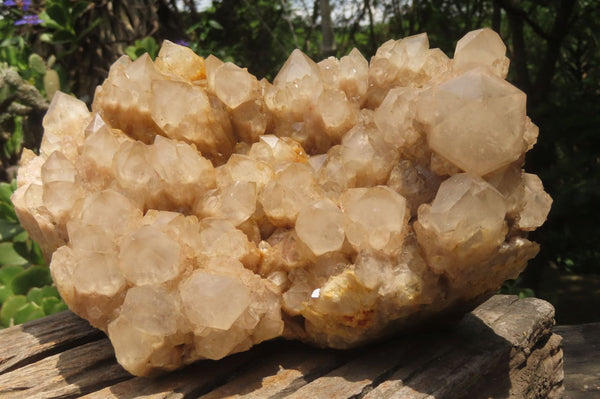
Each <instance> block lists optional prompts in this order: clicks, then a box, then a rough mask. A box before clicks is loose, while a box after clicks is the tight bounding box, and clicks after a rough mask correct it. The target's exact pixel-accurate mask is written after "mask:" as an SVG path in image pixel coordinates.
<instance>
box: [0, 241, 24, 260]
mask: <svg viewBox="0 0 600 399" xmlns="http://www.w3.org/2000/svg"><path fill="white" fill-rule="evenodd" d="M27 263H28V262H27V259H25V258H23V257H22V256H21V255H19V254H18V252H17V251H16V250H15V248H14V246H13V243H12V242H2V243H0V265H26V264H27Z"/></svg>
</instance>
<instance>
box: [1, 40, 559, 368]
mask: <svg viewBox="0 0 600 399" xmlns="http://www.w3.org/2000/svg"><path fill="white" fill-rule="evenodd" d="M505 50H506V48H505V46H504V44H503V43H502V40H501V39H500V37H499V36H498V35H497V34H496V33H494V32H493V31H491V30H489V29H482V30H478V31H473V32H470V33H468V34H467V35H466V36H465V37H463V38H462V39H461V40H460V41H459V42H458V45H457V47H456V51H455V54H454V58H453V59H450V58H448V57H447V56H446V55H445V54H444V53H443V52H442V51H440V50H439V49H430V48H429V43H428V39H427V35H426V34H420V35H416V36H412V37H407V38H404V39H401V40H390V41H388V42H386V43H384V44H383V45H382V46H381V47H380V48H379V49H378V50H377V53H376V54H375V56H373V57H372V58H371V60H370V61H367V60H366V59H365V58H364V57H363V56H362V55H361V54H360V52H359V51H358V50H356V49H355V50H352V51H351V52H350V54H348V55H347V56H344V57H342V58H341V59H336V58H327V59H325V60H323V61H321V62H318V63H316V62H314V61H313V60H311V59H310V58H309V57H307V56H306V55H305V54H303V53H302V52H301V51H299V50H295V51H294V52H292V54H291V55H290V57H289V59H288V60H287V62H286V63H285V65H284V66H283V67H282V69H281V71H280V72H279V74H278V75H277V77H276V78H275V79H274V81H273V83H270V82H268V81H266V80H264V79H263V80H258V79H257V78H256V77H254V76H253V75H252V74H250V73H249V72H248V71H247V70H246V69H244V68H240V67H238V66H236V65H234V64H233V63H230V62H222V61H220V60H219V59H217V58H216V57H214V56H209V57H208V58H206V59H203V58H201V57H200V56H198V55H196V54H194V53H193V52H192V51H191V50H190V49H189V48H186V47H182V46H179V45H176V44H173V43H170V42H168V41H167V42H165V43H164V44H163V46H162V48H161V50H160V53H159V55H158V57H157V59H156V60H155V61H153V60H151V59H150V58H149V57H148V56H147V55H144V56H142V57H140V58H138V59H137V60H135V61H133V62H132V61H131V60H130V59H129V58H128V57H126V56H124V57H122V58H120V59H119V60H118V61H117V62H116V63H115V64H114V65H113V66H112V68H111V70H110V73H109V76H108V78H107V80H106V81H105V82H104V83H103V84H102V85H101V86H99V87H98V88H97V91H96V93H95V97H94V101H93V104H92V110H91V111H90V110H88V108H87V107H86V105H85V104H84V103H83V102H81V101H79V100H77V99H76V98H73V97H71V96H69V95H67V94H62V93H57V94H56V95H55V97H54V99H53V101H52V104H51V106H50V109H49V111H48V113H47V115H46V116H45V118H44V121H43V125H44V129H45V133H44V137H43V141H42V144H41V148H40V154H39V155H36V154H34V153H33V152H32V151H28V150H26V151H24V153H23V156H22V162H21V168H20V170H19V175H18V186H19V188H18V190H17V191H16V192H15V193H14V195H13V198H12V199H13V201H14V204H15V207H16V210H17V213H18V215H19V218H20V220H21V223H22V225H23V226H24V227H25V228H26V229H27V230H28V231H29V233H30V234H31V236H32V237H33V238H34V239H35V240H36V241H37V242H38V243H39V244H40V245H41V247H42V250H43V252H44V255H45V256H46V258H47V259H48V260H49V261H51V263H50V268H51V272H52V276H53V278H54V281H55V284H56V286H57V287H58V289H59V291H60V294H61V295H62V297H63V298H64V300H65V302H66V303H67V304H68V306H69V307H70V308H71V309H72V310H73V311H74V312H75V313H77V314H78V315H80V316H82V317H84V318H86V319H87V320H89V322H90V323H91V324H92V325H94V326H96V327H98V328H100V329H102V330H104V331H105V332H107V334H108V336H109V338H110V340H111V342H112V343H113V345H114V348H115V352H116V356H117V359H118V361H119V362H120V363H121V364H122V365H123V366H124V367H125V368H126V369H127V370H129V371H130V372H131V373H133V374H136V375H152V374H155V373H157V372H161V371H166V370H172V369H175V368H178V367H180V366H182V365H184V364H188V363H191V362H193V361H195V360H197V359H203V358H208V359H219V358H222V357H224V356H226V355H228V354H230V353H235V352H239V351H243V350H246V349H248V348H250V347H251V346H253V345H255V344H257V343H259V342H261V341H264V340H268V339H271V338H274V337H278V336H284V337H286V338H292V339H300V340H303V341H305V342H309V343H313V344H316V345H320V346H327V347H333V348H347V347H352V346H355V345H358V344H361V343H364V342H367V341H369V340H373V339H376V338H378V337H381V336H384V335H389V334H391V333H393V332H395V331H400V330H403V329H407V328H412V327H414V326H415V325H418V324H419V323H422V322H428V321H431V320H435V319H436V318H439V317H442V316H443V315H446V314H450V313H453V312H454V311H465V310H468V309H469V306H471V307H473V306H475V305H476V304H478V303H479V302H481V301H483V300H484V299H485V298H487V297H489V296H490V295H492V294H493V293H494V292H495V291H496V290H497V289H498V288H499V286H500V285H501V284H502V282H503V281H505V280H506V279H511V278H515V277H516V276H517V275H518V274H519V273H520V272H521V271H522V270H523V268H524V267H525V266H526V263H527V261H528V260H529V259H531V258H532V257H534V256H535V255H536V254H537V251H538V245H537V244H535V243H533V242H531V241H529V240H528V239H527V238H526V236H527V232H529V231H532V230H535V229H536V228H537V227H539V226H540V225H541V224H542V223H543V222H544V220H545V218H546V216H547V214H548V211H549V209H550V205H551V202H552V200H551V199H550V197H549V196H548V194H546V193H545V192H544V190H543V187H542V183H541V181H540V179H539V178H538V177H537V176H535V175H532V174H528V173H524V172H523V170H522V166H523V164H524V156H525V153H526V152H527V151H528V150H529V149H530V148H531V147H532V146H533V145H534V143H535V141H536V139H537V134H538V130H537V128H536V126H535V125H534V124H533V123H532V122H531V121H530V120H529V119H528V117H527V116H526V110H525V103H526V98H525V94H524V93H523V92H521V91H520V90H519V89H517V88H516V87H514V86H512V85H511V84H509V83H507V82H506V81H505V78H506V74H507V71H508V63H509V62H508V59H507V58H506V57H505Z"/></svg>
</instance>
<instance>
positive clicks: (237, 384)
mask: <svg viewBox="0 0 600 399" xmlns="http://www.w3.org/2000/svg"><path fill="white" fill-rule="evenodd" d="M553 317H554V310H553V308H552V306H550V305H549V304H548V303H547V302H544V301H542V300H539V299H531V298H529V299H522V300H519V299H518V298H517V297H514V296H500V295H499V296H494V297H492V298H491V299H490V300H488V301H487V302H485V303H484V304H482V305H481V306H479V307H478V308H477V309H476V310H474V311H473V312H472V313H470V314H467V315H466V316H465V317H464V318H463V319H462V321H461V322H459V323H457V324H455V325H450V326H446V327H445V328H442V329H439V330H437V331H436V332H428V333H420V334H412V335H399V336H396V337H392V338H391V339H388V340H385V341H381V342H378V343H375V344H371V345H368V346H365V347H363V348H359V349H355V350H349V351H335V350H323V349H318V348H313V347H310V346H307V345H304V344H301V343H298V342H289V341H284V340H275V341H271V342H266V343H263V344H261V345H258V346H256V347H255V348H253V349H251V350H250V351H248V352H244V353H240V354H237V355H233V356H229V357H227V358H225V359H222V360H220V361H200V362H197V363H195V364H192V365H190V366H188V367H186V368H184V369H182V370H179V371H176V372H173V373H170V374H167V375H164V376H161V377H157V378H153V379H150V378H139V377H133V376H131V375H129V374H128V373H127V372H126V371H124V370H123V369H122V368H121V367H120V366H119V365H118V364H117V363H116V361H115V360H114V353H113V350H112V347H111V345H110V343H109V341H108V340H107V339H106V338H104V336H103V334H102V333H100V332H98V331H97V330H95V329H93V328H91V327H90V326H89V325H88V324H87V323H86V322H85V321H82V320H81V319H79V318H77V317H76V316H74V315H73V314H71V313H70V312H63V313H61V314H58V315H54V316H51V317H48V318H45V319H41V320H38V321H35V322H31V323H27V324H25V325H23V326H17V327H12V328H9V329H6V330H3V331H0V366H1V368H0V397H2V398H9V399H11V398H74V397H84V398H87V399H100V398H118V399H128V398H137V397H144V398H149V399H158V398H169V399H174V398H177V399H187V398H202V399H218V398H244V399H259V398H270V399H277V398H284V397H285V398H292V399H301V398H332V399H334V398H338V399H348V398H355V399H358V398H364V399H382V398H386V399H387V398H408V399H411V398H436V399H443V398H461V397H462V398H478V397H498V398H501V397H506V398H521V397H523V398H525V397H527V398H545V397H550V398H553V397H559V396H558V395H560V393H561V390H562V378H563V374H562V351H561V347H560V344H561V339H560V337H559V336H558V335H556V334H552V326H553V323H554V319H553ZM491 382H492V383H491ZM482 395H486V396H482Z"/></svg>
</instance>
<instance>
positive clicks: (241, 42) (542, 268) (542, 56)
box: [0, 0, 600, 326]
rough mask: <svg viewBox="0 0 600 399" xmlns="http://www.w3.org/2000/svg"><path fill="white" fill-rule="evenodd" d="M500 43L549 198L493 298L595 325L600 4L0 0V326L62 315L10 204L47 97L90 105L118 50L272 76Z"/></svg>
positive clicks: (582, 0) (533, 164)
mask: <svg viewBox="0 0 600 399" xmlns="http://www.w3.org/2000/svg"><path fill="white" fill-rule="evenodd" d="M481 27H491V28H492V29H494V30H496V31H497V32H499V33H500V35H501V36H502V38H503V39H504V41H505V43H506V44H507V48H508V49H507V53H508V54H507V55H508V57H509V58H510V59H511V72H510V75H509V78H508V79H509V81H511V82H512V83H513V84H515V85H516V86H518V87H519V88H521V89H522V90H523V91H525V92H526V93H527V95H528V113H529V115H530V116H531V118H532V120H533V121H534V122H535V123H536V124H537V125H538V126H539V127H540V138H539V141H538V144H537V145H536V146H535V147H534V149H533V150H532V151H531V152H530V153H528V155H527V164H526V169H527V170H528V171H529V172H532V173H536V174H538V175H540V177H541V178H542V180H543V182H544V184H545V187H546V190H547V191H548V192H549V193H550V194H551V195H552V197H553V198H554V205H553V208H552V211H551V213H550V216H549V219H548V222H547V223H546V224H545V225H544V226H543V227H542V228H541V229H539V230H538V231H536V232H535V233H534V234H532V236H533V239H534V240H535V241H538V242H540V243H541V245H542V251H541V253H540V255H539V256H538V257H537V258H536V259H534V260H532V261H531V262H530V265H529V267H528V269H527V270H526V272H525V273H524V274H523V275H522V276H521V277H520V278H519V279H518V280H517V281H511V282H508V283H507V284H505V286H504V287H503V291H504V292H508V293H518V294H520V295H522V296H525V295H533V294H535V295H536V296H538V297H542V298H545V299H548V300H549V301H551V302H552V303H553V304H554V305H555V306H556V308H557V320H558V322H559V323H562V324H569V323H583V322H589V321H600V229H599V225H600V35H598V33H599V32H600V2H599V1H598V0H522V1H517V0H460V1H459V0H387V1H384V0H214V1H209V0H201V1H193V0H187V1H186V0H155V1H150V0H132V1H109V0H101V1H93V2H92V1H72V0H46V1H32V0H29V1H28V0H20V1H18V0H14V1H13V0H4V1H3V2H2V4H1V5H0V163H1V164H0V181H4V183H1V184H0V240H1V241H2V242H1V243H0V265H1V267H0V303H2V309H1V311H0V325H2V326H7V325H12V324H16V323H19V322H22V321H25V320H30V319H33V318H36V317H40V316H42V315H45V314H50V313H53V312H55V311H59V310H61V309H63V308H64V304H62V302H61V301H60V299H59V298H58V294H57V293H56V290H54V289H53V288H52V287H51V281H50V277H49V275H48V273H47V269H45V268H40V267H39V265H42V264H43V259H42V258H41V256H40V255H39V250H38V249H37V247H36V245H35V244H34V243H32V242H31V241H30V240H29V238H28V237H27V234H26V232H24V231H23V230H22V229H21V228H20V226H19V224H18V220H17V219H16V216H15V215H14V210H12V206H11V203H10V199H9V196H10V193H11V192H12V190H14V182H13V179H14V176H15V169H16V167H15V165H16V164H17V162H18V159H19V156H20V152H21V150H22V148H23V147H24V146H25V147H28V148H33V149H35V148H36V147H37V146H38V145H39V142H40V139H41V134H42V130H41V119H42V117H43V115H44V112H45V111H46V109H47V107H48V103H49V100H50V99H51V97H52V95H53V94H54V92H55V91H56V90H58V89H60V90H62V91H64V92H69V93H73V94H74V95H76V96H77V97H78V98H80V99H83V100H84V101H86V102H87V103H88V104H89V103H90V102H91V100H92V98H93V94H94V90H95V87H96V86H97V85H98V84H100V83H101V82H102V80H103V79H104V78H105V77H106V76H107V73H108V68H109V67H110V65H111V64H112V63H113V62H114V61H115V60H116V59H117V58H118V57H119V56H121V55H122V54H128V55H129V56H130V57H132V58H135V57H138V56H139V55H141V54H143V53H144V52H148V53H149V54H150V55H151V56H155V55H156V53H157V51H158V48H159V46H160V43H161V42H162V41H163V40H165V39H169V40H171V41H174V42H177V43H180V44H184V45H187V46H189V47H190V48H192V49H193V50H194V51H196V52H197V53H198V54H200V55H202V56H207V55H209V54H215V55H216V56H218V57H219V58H221V59H223V60H227V61H232V62H235V63H236V64H238V65H240V66H244V67H247V68H248V70H249V71H250V72H251V73H253V74H255V75H256V76H257V77H258V78H259V79H260V78H262V77H267V78H269V79H272V78H273V77H274V75H275V74H276V72H277V71H278V70H279V68H280V67H281V66H282V64H283V63H284V62H285V60H286V58H287V56H288V55H289V53H290V52H291V51H292V50H293V49H294V48H300V49H301V50H303V51H304V52H305V53H307V54H308V55H309V56H310V57H312V58H313V59H315V60H317V61H318V60H320V59H322V58H325V57H327V56H330V55H335V56H338V57H341V56H343V55H345V54H347V53H348V52H349V51H350V50H351V49H352V48H353V47H356V48H358V49H359V50H360V51H361V52H362V53H363V55H365V57H367V59H368V58H370V57H371V56H372V55H373V54H374V52H375V50H376V48H377V47H378V46H380V45H381V44H382V43H384V42H385V41H387V40H389V39H392V38H393V39H399V38H402V37H404V36H409V35H412V34H416V33H420V32H427V33H428V35H429V41H430V44H431V47H439V48H441V49H442V50H443V51H444V52H446V54H448V55H449V56H452V53H453V49H454V46H455V44H456V41H457V40H458V39H459V38H461V37H462V36H463V35H464V34H465V33H467V32H468V31H470V30H474V29H478V28H481Z"/></svg>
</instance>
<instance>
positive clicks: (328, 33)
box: [319, 0, 337, 58]
mask: <svg viewBox="0 0 600 399" xmlns="http://www.w3.org/2000/svg"><path fill="white" fill-rule="evenodd" d="M319 5H320V7H321V33H322V35H323V40H322V41H321V56H322V57H323V58H327V57H330V56H333V55H335V53H336V50H337V45H336V43H335V36H334V34H333V23H332V22H331V7H330V5H329V0H319Z"/></svg>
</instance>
